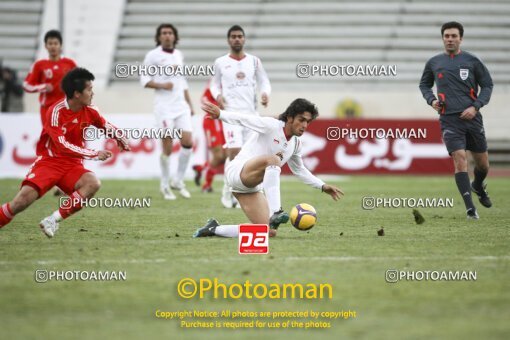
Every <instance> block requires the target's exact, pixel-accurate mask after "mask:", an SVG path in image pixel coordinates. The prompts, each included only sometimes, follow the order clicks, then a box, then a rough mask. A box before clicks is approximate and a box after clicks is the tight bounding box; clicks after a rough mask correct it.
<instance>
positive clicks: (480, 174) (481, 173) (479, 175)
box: [473, 167, 488, 191]
mask: <svg viewBox="0 0 510 340" xmlns="http://www.w3.org/2000/svg"><path fill="white" fill-rule="evenodd" d="M474 172H475V180H474V182H473V187H474V188H475V189H476V190H477V191H478V190H481V189H483V180H484V179H485V177H487V173H488V171H487V170H480V169H478V168H476V167H475V171H474Z"/></svg>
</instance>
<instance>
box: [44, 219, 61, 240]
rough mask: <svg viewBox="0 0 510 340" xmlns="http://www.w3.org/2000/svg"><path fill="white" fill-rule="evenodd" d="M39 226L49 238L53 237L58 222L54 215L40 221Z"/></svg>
mask: <svg viewBox="0 0 510 340" xmlns="http://www.w3.org/2000/svg"><path fill="white" fill-rule="evenodd" d="M39 227H40V228H41V231H42V232H43V233H44V235H46V236H48V238H52V237H53V236H55V233H56V232H57V230H58V222H57V221H56V220H55V218H54V217H53V216H48V217H46V218H45V219H44V220H42V221H41V222H39Z"/></svg>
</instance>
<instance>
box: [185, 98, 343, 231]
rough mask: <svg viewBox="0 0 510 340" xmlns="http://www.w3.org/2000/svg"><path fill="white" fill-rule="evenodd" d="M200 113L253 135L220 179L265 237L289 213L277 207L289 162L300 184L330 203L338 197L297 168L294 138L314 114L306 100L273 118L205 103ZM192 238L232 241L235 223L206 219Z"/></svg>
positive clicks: (300, 164) (300, 163) (337, 191)
mask: <svg viewBox="0 0 510 340" xmlns="http://www.w3.org/2000/svg"><path fill="white" fill-rule="evenodd" d="M203 109H204V110H205V111H206V112H208V113H210V114H211V116H212V117H214V118H219V119H221V120H222V121H223V122H224V123H230V124H236V125H240V126H244V127H247V128H249V129H251V130H253V131H254V133H253V134H251V135H250V138H249V139H248V141H247V142H246V143H245V145H243V147H242V149H241V151H240V152H239V154H238V155H237V157H236V158H235V159H234V160H233V161H232V162H230V164H229V165H228V166H227V168H226V169H225V178H226V180H227V184H228V185H229V186H230V187H231V188H232V192H233V193H234V195H235V196H236V198H237V199H238V200H239V204H240V205H241V207H242V209H243V211H244V213H245V214H246V217H248V219H249V220H250V222H251V223H254V224H268V225H269V226H270V228H271V229H270V234H269V235H270V236H276V229H277V228H278V226H279V225H280V224H281V223H286V222H287V221H288V220H289V215H288V214H287V213H286V212H284V211H283V210H282V208H281V199H280V173H281V167H282V166H283V165H285V163H287V162H288V163H289V168H290V169H291V171H292V173H293V174H294V175H296V176H297V177H298V178H299V179H300V180H301V181H303V182H304V183H306V184H308V185H310V186H312V187H314V188H316V189H321V190H322V192H325V193H327V194H328V195H330V196H331V197H332V198H333V199H334V200H335V201H336V200H338V199H339V198H340V196H341V195H343V192H342V191H341V190H340V189H339V188H337V187H335V186H332V185H328V184H326V183H324V182H323V181H322V180H320V179H319V178H317V177H315V176H314V175H313V174H312V173H311V172H310V171H309V170H308V169H307V168H306V167H305V166H304V164H303V159H302V158H301V141H300V140H299V138H298V137H300V136H302V135H303V133H304V132H305V131H306V129H307V128H308V125H309V124H310V123H311V122H312V120H314V119H315V118H317V116H318V115H319V113H318V112H317V108H316V107H315V105H314V104H312V103H310V102H309V101H308V100H306V99H302V98H299V99H296V100H294V101H293V102H292V103H291V104H290V105H289V107H288V108H287V110H286V111H285V112H284V113H282V114H281V115H280V116H279V117H278V119H275V118H272V117H259V116H256V115H245V114H240V113H237V112H228V111H220V109H219V108H218V107H217V106H216V105H214V104H211V103H205V104H204V105H203ZM262 189H264V194H262V192H261V190H262ZM193 236H194V237H205V236H223V237H237V236H238V225H237V224H235V225H220V224H219V223H218V222H217V221H216V220H214V219H210V220H209V221H207V224H206V225H205V226H204V227H202V228H200V229H198V230H197V231H196V232H195V234H194V235H193Z"/></svg>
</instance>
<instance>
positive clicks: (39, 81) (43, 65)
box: [23, 58, 76, 119]
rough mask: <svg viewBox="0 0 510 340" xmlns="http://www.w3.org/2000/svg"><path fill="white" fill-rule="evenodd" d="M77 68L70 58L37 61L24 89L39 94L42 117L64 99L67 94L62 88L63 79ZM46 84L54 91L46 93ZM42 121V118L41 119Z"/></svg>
mask: <svg viewBox="0 0 510 340" xmlns="http://www.w3.org/2000/svg"><path fill="white" fill-rule="evenodd" d="M75 67H76V63H75V62H74V61H73V60H72V59H69V58H60V59H59V60H57V61H52V60H49V59H41V60H38V61H36V62H35V63H34V64H33V65H32V68H31V69H30V72H29V73H28V74H27V77H26V78H25V81H24V82H23V88H24V89H25V91H27V92H31V93H33V92H39V93H40V95H39V103H40V104H41V116H42V115H44V113H45V112H46V110H47V109H48V108H49V107H50V106H51V105H53V104H55V103H56V102H57V101H59V100H61V99H64V98H65V94H64V92H63V91H62V89H61V88H60V83H61V81H62V78H64V76H65V75H66V74H67V72H69V71H70V70H72V69H73V68H75ZM46 84H51V86H53V90H52V91H51V92H46V89H45V88H46ZM41 119H42V117H41Z"/></svg>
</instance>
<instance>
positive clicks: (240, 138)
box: [223, 122, 253, 149]
mask: <svg viewBox="0 0 510 340" xmlns="http://www.w3.org/2000/svg"><path fill="white" fill-rule="evenodd" d="M251 133H253V131H252V130H250V129H248V128H247V127H244V126H240V125H234V124H228V123H225V122H223V135H224V136H225V147H226V148H227V149H232V148H241V147H242V146H243V145H244V143H246V141H247V140H248V137H249V136H250V134H251Z"/></svg>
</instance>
